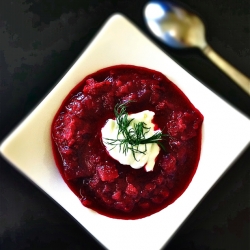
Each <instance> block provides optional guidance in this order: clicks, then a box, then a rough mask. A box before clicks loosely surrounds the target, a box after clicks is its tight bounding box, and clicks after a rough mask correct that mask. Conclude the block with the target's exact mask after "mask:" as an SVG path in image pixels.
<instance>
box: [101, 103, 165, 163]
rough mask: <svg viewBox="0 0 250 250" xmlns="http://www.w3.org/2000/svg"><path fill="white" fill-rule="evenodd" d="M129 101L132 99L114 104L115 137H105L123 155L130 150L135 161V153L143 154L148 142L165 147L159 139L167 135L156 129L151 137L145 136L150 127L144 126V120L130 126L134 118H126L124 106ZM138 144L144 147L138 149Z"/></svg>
mask: <svg viewBox="0 0 250 250" xmlns="http://www.w3.org/2000/svg"><path fill="white" fill-rule="evenodd" d="M129 102H132V101H128V102H125V103H122V104H116V106H115V108H114V113H115V117H116V122H117V125H118V134H117V138H116V139H108V138H105V140H106V143H107V144H109V145H113V146H114V147H113V148H115V147H116V146H119V150H120V151H122V153H124V154H125V155H126V154H127V152H128V150H131V152H132V154H133V157H134V159H135V160H136V161H137V159H136V155H135V154H136V153H142V154H145V153H146V151H147V144H148V143H157V144H158V145H159V146H160V147H161V148H163V149H164V150H165V147H164V146H163V144H162V143H161V140H162V137H163V136H167V135H166V134H163V133H162V132H161V131H157V132H156V133H155V134H154V135H152V136H151V137H149V138H146V134H147V133H148V132H149V131H150V128H148V127H147V126H146V125H147V124H146V123H145V122H138V123H134V124H133V125H132V126H130V125H131V122H132V121H133V120H134V119H129V118H128V113H127V111H126V106H127V104H128V103H129ZM129 126H130V128H129ZM120 134H122V135H123V137H124V139H120V138H118V137H119V135H120ZM140 145H144V148H143V149H142V147H140V149H139V146H140ZM113 148H111V149H110V150H112V149H113Z"/></svg>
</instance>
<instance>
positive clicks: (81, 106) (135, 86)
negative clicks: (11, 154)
mask: <svg viewBox="0 0 250 250" xmlns="http://www.w3.org/2000/svg"><path fill="white" fill-rule="evenodd" d="M183 81H185V79H183ZM202 122H203V115H202V114H201V113H200V112H199V110H198V109H196V107H194V105H193V104H192V103H191V102H190V101H189V99H188V98H187V97H186V96H185V94H184V93H183V92H182V91H181V90H180V89H179V88H178V87H177V86H176V85H175V84H174V83H172V82H171V81H170V80H169V79H168V78H167V77H166V76H165V75H163V74H162V73H160V72H157V71H155V70H151V69H147V68H144V67H138V66H132V65H116V66H111V67H108V68H104V69H101V70H99V71H97V72H94V73H92V74H90V75H88V76H86V77H85V78H84V79H83V80H82V81H81V82H80V83H79V84H78V85H77V86H76V87H75V88H74V89H73V90H72V91H71V92H70V93H69V94H68V96H67V97H66V98H65V100H64V101H63V103H62V105H61V107H60V108H59V110H58V112H57V114H56V115H55V117H54V120H53V123H52V127H51V138H52V145H53V153H54V158H55V161H56V165H57V167H58V169H59V171H60V173H61V175H62V178H63V179H64V181H65V182H66V184H67V185H68V186H69V188H70V189H71V190H72V191H73V192H74V194H75V195H76V196H77V197H78V198H79V200H80V201H81V203H82V204H83V205H84V206H85V207H88V208H90V209H93V210H94V211H96V212H98V213H100V214H102V215H105V216H108V217H111V218H117V219H140V218H143V217H146V216H149V215H152V214H154V213H156V212H158V211H160V210H162V209H163V208H166V207H167V206H168V205H170V204H171V203H173V202H174V201H175V200H176V199H177V198H178V197H180V196H181V194H182V193H183V192H184V191H185V189H186V188H187V187H188V185H189V184H190V182H191V180H192V178H193V176H194V174H195V172H196V169H197V166H198V162H199V158H200V151H201V136H202Z"/></svg>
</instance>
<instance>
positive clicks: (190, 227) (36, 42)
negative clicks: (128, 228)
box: [0, 0, 250, 250]
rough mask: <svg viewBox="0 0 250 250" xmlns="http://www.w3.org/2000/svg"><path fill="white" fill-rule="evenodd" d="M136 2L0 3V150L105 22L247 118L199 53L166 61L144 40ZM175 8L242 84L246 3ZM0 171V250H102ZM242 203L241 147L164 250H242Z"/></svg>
mask: <svg viewBox="0 0 250 250" xmlns="http://www.w3.org/2000/svg"><path fill="white" fill-rule="evenodd" d="M146 2H147V1H144V0H138V1H135V0H131V1H130V0H127V1H122V0H107V1H100V0H94V1H90V0H82V1H79V0H78V1H76V0H71V1H70V0H69V1H63V0H26V1H22V0H10V1H9V0H2V1H0V141H2V140H3V139H4V137H5V136H6V135H7V134H8V133H9V132H11V131H12V130H13V128H14V127H15V126H16V125H17V124H18V123H19V122H21V121H22V120H23V118H24V117H26V116H27V115H28V114H29V113H30V111H31V110H33V109H34V108H35V107H36V105H37V104H39V102H40V101H41V100H42V99H43V98H44V96H45V95H46V94H47V93H48V92H49V91H50V90H51V89H52V88H53V86H55V84H56V83H57V81H58V80H59V79H60V78H61V77H62V76H63V74H65V73H66V71H67V70H68V69H69V67H70V66H71V65H72V63H73V62H74V60H75V59H76V58H77V56H78V55H79V54H80V53H81V52H82V50H83V49H84V48H85V47H86V46H87V45H88V44H89V42H90V41H91V39H92V38H93V37H94V35H95V34H96V32H97V31H98V30H99V28H100V27H101V26H102V24H103V23H104V21H106V20H107V18H108V17H109V16H110V15H111V14H113V13H115V12H120V13H122V14H124V15H125V16H127V17H128V18H129V19H131V20H132V21H133V22H134V23H135V24H136V25H137V26H138V27H140V28H141V30H143V31H144V32H145V33H146V34H147V35H148V36H149V37H150V38H151V39H153V40H154V41H155V42H156V43H157V44H158V45H159V46H160V47H161V48H162V49H163V50H164V51H166V53H168V54H169V55H170V56H171V57H172V58H173V59H174V60H175V61H177V62H178V63H179V64H180V65H181V66H182V67H183V68H185V69H186V70H187V71H188V72H190V73H191V74H192V75H193V76H194V77H196V78H197V79H198V80H200V81H201V82H202V83H203V84H204V85H206V86H207V87H208V88H210V89H211V90H213V91H214V92H216V93H217V94H218V95H219V96H221V97H222V98H223V99H225V100H226V101H227V102H229V103H230V104H231V105H232V106H234V107H235V108H237V109H238V110H239V111H241V112H242V113H244V114H245V115H246V116H248V117H250V98H249V96H247V94H246V93H244V92H243V91H242V90H241V89H240V88H239V87H237V86H236V85H235V84H234V82H232V81H231V80H230V79H229V78H228V77H227V76H225V75H224V74H223V73H222V72H221V71H220V70H219V69H217V68H216V66H214V65H213V64H212V63H211V62H209V61H208V59H206V58H205V57H204V56H203V55H202V54H201V52H200V51H198V50H197V49H191V50H185V51H175V50H172V49H170V48H168V47H167V46H165V45H163V44H162V43H160V42H158V41H156V40H155V39H154V38H153V37H152V36H151V35H150V34H149V32H148V30H147V29H146V26H145V24H144V21H143V16H142V9H143V7H144V5H145V3H146ZM181 3H183V4H186V5H187V6H188V7H189V8H191V9H192V10H193V11H195V12H196V13H198V14H199V15H200V16H201V17H202V19H203V21H204V23H205V25H206V28H207V40H208V42H209V44H210V45H211V47H213V48H214V49H215V50H216V51H217V52H218V53H219V54H220V55H221V56H222V57H224V58H225V59H226V60H227V61H229V62H231V63H232V64H233V65H234V66H236V67H237V68H238V69H239V70H240V71H242V72H243V73H244V74H246V75H247V76H248V77H250V2H249V0H238V1H235V0H228V1H226V0H224V1H223V0H210V1H201V0H187V1H181ZM41 122H42V121H41ZM218 126H219V121H218ZM231 132H232V133H237V131H231ZM228 136H230V134H228ZM214 139H215V142H214V143H218V142H217V141H216V138H214ZM211 157H213V156H212V155H211ZM214 161H216V158H215V157H214ZM212 167H213V166H211V168H212ZM0 171H1V172H0V249H2V250H9V249H62V250H64V249H70V250H71V249H72V250H76V249H77V250H78V249H90V250H92V249H103V247H102V246H101V245H100V244H99V243H98V242H97V241H96V240H95V239H93V238H92V237H91V236H90V235H89V234H88V233H87V232H86V231H85V229H84V228H82V227H81V226H80V225H79V224H78V223H77V222H76V221H75V220H74V219H73V218H72V217H71V216H70V215H68V214H67V212H65V211H64V210H62V209H61V208H60V206H59V205H57V204H55V203H54V201H53V200H52V199H51V198H50V197H48V196H47V195H46V194H45V193H43V191H41V190H40V189H38V188H37V187H36V186H35V185H33V184H32V183H31V182H30V181H29V180H27V179H26V178H25V177H24V176H22V175H21V174H20V173H19V172H18V171H17V170H16V169H15V168H13V167H12V166H11V165H10V164H8V163H7V162H6V161H5V160H4V159H3V158H0ZM249 197H250V147H249V146H248V148H247V149H246V150H245V151H244V152H243V154H242V155H241V156H240V157H239V158H238V159H237V160H236V162H235V163H233V164H232V166H231V168H230V169H229V170H228V171H227V173H226V174H225V175H224V176H223V177H222V178H221V179H220V180H219V182H217V183H216V185H215V186H214V187H213V188H212V190H211V191H210V192H209V193H208V194H207V195H206V197H205V198H204V199H203V200H202V201H201V202H200V204H199V205H198V206H197V208H196V209H195V210H194V211H193V213H192V214H191V215H190V217H189V218H188V219H187V220H186V221H185V222H184V224H183V225H182V226H181V228H180V230H178V232H177V233H176V234H175V235H174V237H173V238H172V239H171V241H170V242H169V244H168V245H167V246H165V248H164V249H169V250H172V249H177V250H179V249H180V250H182V249H185V250H189V249H198V250H200V249H202V250H212V249H213V250H214V249H216V250H217V249H218V250H224V249H230V250H231V249H232V250H234V249H241V250H245V249H250V237H249V235H250V200H249ZM149 230H150V229H149ZM153 235H154V232H152V237H153ZM114 240H116V239H115V238H114ZM128 240H129V239H128ZM118 244H119V243H118ZM117 250H119V249H117Z"/></svg>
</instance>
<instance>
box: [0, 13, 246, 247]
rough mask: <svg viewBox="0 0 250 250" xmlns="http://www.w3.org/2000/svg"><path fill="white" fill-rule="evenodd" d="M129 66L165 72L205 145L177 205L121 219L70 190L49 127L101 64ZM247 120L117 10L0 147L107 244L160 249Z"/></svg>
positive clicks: (236, 146)
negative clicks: (190, 109) (195, 113)
mask: <svg viewBox="0 0 250 250" xmlns="http://www.w3.org/2000/svg"><path fill="white" fill-rule="evenodd" d="M118 64H130V65H137V66H143V67H147V68H150V69H154V70H157V71H160V72H162V73H163V74H165V75H166V76H167V77H168V78H169V79H170V80H172V81H173V82H174V83H175V84H176V85H177V86H178V87H179V88H180V89H181V90H182V91H183V92H184V93H185V94H186V95H187V97H188V98H189V99H190V101H191V102H192V103H193V104H194V106H195V107H196V108H198V109H199V110H200V112H201V113H202V114H203V115H204V123H203V138H202V151H201V157H200V162H199V166H198V169H197V172H196V174H195V176H194V178H193V180H192V182H191V184H190V185H189V187H188V188H187V190H186V191H185V192H184V194H183V195H182V196H181V197H179V198H178V199H177V200H176V201H175V202H174V203H173V204H172V205H170V206H168V207H167V208H165V209H163V210H162V211H160V212H158V213H156V214H154V215H151V216H149V217H146V218H143V219H139V220H118V219H111V218H108V217H105V216H103V215H100V214H98V213H96V212H94V211H92V210H90V209H88V208H86V207H84V206H83V205H82V204H81V203H80V201H79V200H78V198H77V197H76V196H75V195H74V194H73V193H72V192H71V191H70V189H69V188H68V186H67V185H66V184H65V183H64V181H63V179H62V178H61V175H60V173H59V171H58V170H57V167H56V165H55V162H54V158H53V153H52V148H51V139H50V132H51V131H50V129H51V123H52V120H53V117H54V115H55V114H56V112H57V110H58V109H59V107H60V105H61V103H62V101H63V99H64V98H65V97H66V96H67V94H68V93H69V91H70V90H71V89H72V88H73V87H74V86H75V85H76V84H78V83H79V82H80V81H81V80H82V79H83V78H84V77H85V76H87V75H88V74H90V73H93V72H95V71H97V70H99V69H101V68H104V67H108V66H112V65H118ZM249 138H250V122H249V120H248V119H247V118H246V117H245V116H243V115H242V114H241V113H239V112H238V111H237V110H235V109H234V108H232V107H231V106H229V105H228V104H227V103H226V102H224V101H223V100H222V99H220V98H219V97H218V96H216V95H215V94H214V93H212V92H211V91H210V90H208V89H207V88H206V87H204V86H203V85H202V84H201V83H200V82H199V81H197V80H196V79H195V78H193V77H192V76H191V75H190V74H189V73H187V72H186V71H185V70H184V69H182V68H181V67H180V66H179V65H178V64H177V63H175V62H174V61H173V60H172V59H171V58H169V57H168V56H167V55H166V54H165V53H164V52H162V51H161V50H160V49H159V48H158V47H157V46H155V45H154V44H153V43H152V42H151V41H150V40H149V39H148V38H147V37H145V36H144V35H143V34H142V33H141V32H140V31H139V30H138V29H137V28H136V27H135V26H134V25H133V24H132V23H131V22H130V21H128V20H127V19H126V18H125V17H123V16H122V15H120V14H116V15H113V16H112V17H111V18H110V19H109V20H108V21H107V22H106V23H105V25H104V26H103V27H102V29H101V30H100V32H99V33H98V34H97V36H96V37H95V38H94V40H93V41H92V42H91V44H90V45H89V46H88V48H87V49H86V50H85V51H84V52H83V53H82V55H81V56H80V57H79V59H78V60H77V61H76V62H75V64H74V65H73V66H72V67H71V69H70V70H69V71H68V72H67V74H66V75H65V76H64V77H63V78H62V79H61V81H60V82H59V83H58V84H57V85H56V87H55V88H54V89H53V90H52V91H51V92H50V93H49V94H48V95H47V96H46V98H45V99H44V100H43V101H42V102H41V104H40V105H39V106H38V107H37V108H36V109H35V110H34V111H33V112H32V113H31V114H30V115H29V116H28V117H27V118H26V119H25V120H24V121H23V122H22V123H21V124H20V125H19V126H18V127H17V128H16V129H15V130H14V131H13V132H12V133H11V134H10V135H9V136H8V137H7V138H6V139H5V141H4V142H3V143H2V145H1V148H0V151H1V153H2V155H3V156H4V157H5V158H6V159H7V160H8V161H9V162H10V163H12V164H13V165H14V166H15V167H16V168H17V169H18V170H20V171H21V172H22V173H23V174H24V175H25V176H27V177H28V178H29V179H30V180H32V181H33V182H34V183H35V184H37V185H38V186H39V187H40V188H41V189H43V190H44V191H45V192H46V193H47V194H48V195H50V196H51V197H52V198H53V199H54V200H55V201H56V202H58V203H59V204H60V205H61V206H62V207H63V208H64V209H65V210H66V211H68V212H69V213H70V214H71V215H72V216H73V217H74V218H75V219H76V220H77V221H79V223H80V224H81V225H83V226H84V227H85V228H86V229H87V230H88V231H89V232H90V233H91V234H92V235H93V236H94V237H95V238H96V239H97V240H98V241H100V242H101V243H102V244H103V245H104V246H105V247H106V248H108V249H110V250H112V249H114V250H117V249H119V250H123V249H124V250H128V249H129V250H133V249H134V250H155V249H160V248H161V247H162V246H163V245H164V244H165V243H166V242H167V241H168V240H169V239H170V237H171V236H172V235H173V233H174V232H175V231H176V230H177V228H178V227H179V226H180V225H181V223H182V222H183V221H184V220H185V219H186V218H187V216H188V215H189V214H190V213H191V211H192V210H193V209H194V208H195V206H196V205H197V204H198V202H199V201H200V200H201V199H202V198H203V197H204V195H205V194H206V193H207V192H208V190H209V189H210V188H211V187H212V186H213V185H214V183H215V182H216V181H217V180H218V179H219V178H220V176H221V175H222V174H223V173H224V172H225V171H226V170H227V169H228V167H229V166H230V164H231V163H232V162H233V161H234V160H235V158H236V157H237V156H238V155H239V154H240V152H241V151H242V150H243V149H244V147H246V145H247V144H248V143H249Z"/></svg>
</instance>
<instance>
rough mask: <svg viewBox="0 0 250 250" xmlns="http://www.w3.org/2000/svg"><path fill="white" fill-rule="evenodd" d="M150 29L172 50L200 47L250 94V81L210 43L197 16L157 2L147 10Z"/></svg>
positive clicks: (145, 15) (145, 14) (165, 3)
mask: <svg viewBox="0 0 250 250" xmlns="http://www.w3.org/2000/svg"><path fill="white" fill-rule="evenodd" d="M144 17H145V21H146V24H147V26H148V27H149V29H150V30H151V31H152V33H153V34H154V35H156V37H158V38H159V39H160V40H161V41H162V42H164V43H165V44H167V45H169V46H170V47H173V48H177V49H182V48H190V47H198V48H200V49H201V51H202V52H203V53H204V55H206V56H207V57H208V58H209V59H210V60H211V61H212V62H213V63H215V64H216V65H217V66H218V67H219V68H220V69H221V70H222V71H224V73H226V74H227V75H228V76H229V77H230V78H231V79H233V80H234V81H235V82H236V83H237V84H238V85H239V86H240V87H241V88H242V89H243V90H245V91H246V92H247V93H248V95H250V79H249V78H247V77H246V76H245V75H243V74H242V73H241V72H239V71H238V70H237V69H235V68H234V67H233V66H232V65H230V64H229V63H228V62H226V61H225V60H224V59H223V58H222V57H220V56H219V55H218V54H217V53H216V52H215V51H214V50H213V49H212V48H211V47H210V46H209V45H208V44H207V42H206V39H205V27H204V24H203V22H202V21H201V20H200V18H199V17H197V16H196V15H194V14H192V13H190V12H188V11H187V10H184V9H182V8H181V7H178V6H176V5H174V4H173V3H169V2H160V1H153V2H151V3H148V4H147V5H146V6H145V9H144Z"/></svg>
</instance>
